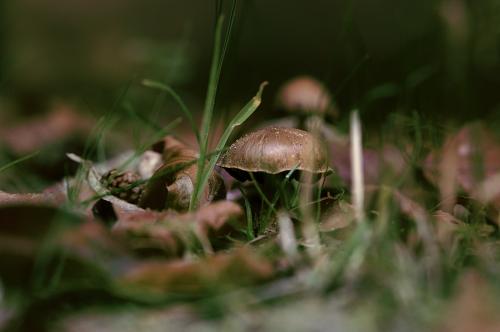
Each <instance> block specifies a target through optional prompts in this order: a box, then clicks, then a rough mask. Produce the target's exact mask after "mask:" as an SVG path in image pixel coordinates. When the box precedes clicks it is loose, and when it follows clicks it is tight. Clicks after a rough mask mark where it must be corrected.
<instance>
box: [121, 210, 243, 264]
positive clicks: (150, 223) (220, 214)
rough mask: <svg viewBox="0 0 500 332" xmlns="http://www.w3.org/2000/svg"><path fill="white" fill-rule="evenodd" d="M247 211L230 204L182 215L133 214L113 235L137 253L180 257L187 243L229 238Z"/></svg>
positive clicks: (168, 213)
mask: <svg viewBox="0 0 500 332" xmlns="http://www.w3.org/2000/svg"><path fill="white" fill-rule="evenodd" d="M242 215H243V211H242V209H241V207H240V206H239V205H237V204H236V203H234V202H230V201H218V202H214V203H211V204H207V205H205V206H203V207H201V208H200V209H199V210H198V211H196V212H193V213H178V212H175V211H172V210H166V211H161V212H160V211H152V210H142V211H141V210H138V211H135V212H132V211H129V212H128V213H125V214H123V215H122V216H121V218H120V219H119V220H118V222H117V223H116V224H115V225H114V226H113V228H112V232H113V234H115V235H117V236H119V237H121V238H123V239H124V240H125V241H126V243H128V244H129V245H130V246H131V247H132V248H133V249H134V250H136V251H139V252H142V253H148V254H151V253H155V254H162V255H166V256H178V255H180V254H182V252H183V251H184V249H185V243H184V242H186V241H189V240H190V239H193V237H198V240H199V241H200V242H202V244H203V243H204V241H209V242H208V243H210V241H214V240H215V239H217V238H221V237H224V236H225V235H227V234H229V233H230V232H231V231H232V230H233V229H234V226H233V225H232V224H230V222H232V221H237V220H239V219H240V218H241V217H242Z"/></svg>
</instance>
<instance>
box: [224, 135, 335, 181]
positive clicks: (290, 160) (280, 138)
mask: <svg viewBox="0 0 500 332" xmlns="http://www.w3.org/2000/svg"><path fill="white" fill-rule="evenodd" d="M218 166H220V167H222V168H224V169H225V170H226V171H227V172H228V173H229V174H231V175H232V176H233V177H235V178H236V179H238V180H240V181H245V180H249V179H250V176H249V174H248V173H256V178H259V175H262V174H280V173H288V172H289V171H291V170H293V169H296V170H297V171H303V172H310V173H313V174H317V175H327V174H329V173H331V172H332V169H331V168H329V167H328V155H327V153H326V150H325V149H324V147H323V146H322V145H321V143H320V142H319V141H318V140H317V139H316V138H315V137H314V136H313V135H312V134H310V133H308V132H307V131H304V130H300V129H295V128H284V127H267V128H264V129H260V130H257V131H255V132H252V133H250V134H247V135H245V136H243V137H241V138H240V139H238V140H236V141H235V142H234V143H233V144H232V145H231V146H230V147H229V149H228V150H227V151H226V152H225V153H224V154H223V155H222V157H221V158H220V160H219V162H218Z"/></svg>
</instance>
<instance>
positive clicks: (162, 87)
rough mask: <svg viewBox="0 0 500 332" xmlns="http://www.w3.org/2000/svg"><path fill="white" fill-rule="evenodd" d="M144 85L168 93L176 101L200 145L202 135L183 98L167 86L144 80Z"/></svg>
mask: <svg viewBox="0 0 500 332" xmlns="http://www.w3.org/2000/svg"><path fill="white" fill-rule="evenodd" d="M142 85H144V86H146V87H148V88H153V89H158V90H160V91H163V92H166V93H168V94H169V95H170V96H171V97H172V98H173V99H174V101H175V102H176V103H177V105H179V107H180V109H181V111H182V113H184V115H185V116H186V118H187V119H188V121H189V125H190V126H191V129H192V130H193V133H194V134H195V135H196V140H197V141H198V144H200V135H199V134H198V129H197V128H196V124H195V123H194V119H193V114H192V113H191V111H189V109H188V107H187V106H186V104H185V103H184V102H183V101H182V98H181V97H180V96H179V95H178V94H177V93H176V92H175V91H174V89H172V88H171V87H170V86H168V85H166V84H163V83H161V82H157V81H153V80H149V79H145V80H143V81H142Z"/></svg>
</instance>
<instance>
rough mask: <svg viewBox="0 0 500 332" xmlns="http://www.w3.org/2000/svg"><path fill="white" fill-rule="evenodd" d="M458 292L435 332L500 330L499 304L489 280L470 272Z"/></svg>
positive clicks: (459, 286)
mask: <svg viewBox="0 0 500 332" xmlns="http://www.w3.org/2000/svg"><path fill="white" fill-rule="evenodd" d="M457 293H458V294H457V296H456V297H455V299H454V301H453V302H452V304H451V305H450V307H449V308H448V312H447V313H446V315H445V317H444V320H443V322H442V323H441V324H440V327H439V328H437V329H436V331H439V332H470V331H481V332H497V331H500V318H499V316H498V306H499V304H500V303H498V301H497V297H495V295H494V294H495V291H494V290H493V289H492V287H491V286H490V285H489V284H488V282H487V280H485V279H484V278H483V277H482V276H481V275H480V274H479V273H477V272H475V271H468V272H467V273H465V274H464V275H463V276H462V278H461V280H460V282H459V283H458V286H457Z"/></svg>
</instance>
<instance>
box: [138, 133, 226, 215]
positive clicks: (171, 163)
mask: <svg viewBox="0 0 500 332" xmlns="http://www.w3.org/2000/svg"><path fill="white" fill-rule="evenodd" d="M153 150H154V151H155V152H159V153H161V154H162V156H163V161H164V164H163V165H162V166H161V167H160V168H159V169H158V170H157V171H156V172H155V173H154V175H153V177H152V178H151V179H150V180H149V181H148V182H147V184H146V188H145V189H144V193H143V195H142V197H141V200H140V202H139V206H140V207H142V208H150V209H155V210H163V209H165V208H172V209H174V210H178V211H186V210H187V209H188V208H189V202H190V200H191V196H192V194H193V190H194V186H195V183H196V176H197V172H198V165H197V162H196V160H197V158H198V153H197V152H196V151H194V150H192V149H190V148H188V147H187V146H185V145H184V144H183V143H181V142H179V141H178V140H176V139H175V138H173V137H172V136H167V137H165V138H164V139H163V140H162V141H161V142H159V143H157V144H155V145H154V146H153ZM224 197H225V187H224V183H223V181H222V179H221V177H220V176H219V175H218V174H217V173H215V172H214V173H212V175H211V177H210V179H209V181H208V185H207V186H206V188H205V192H204V193H203V195H202V202H201V204H202V205H203V204H206V203H208V202H211V201H212V200H217V199H223V198H224Z"/></svg>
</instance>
